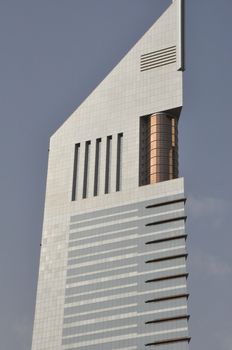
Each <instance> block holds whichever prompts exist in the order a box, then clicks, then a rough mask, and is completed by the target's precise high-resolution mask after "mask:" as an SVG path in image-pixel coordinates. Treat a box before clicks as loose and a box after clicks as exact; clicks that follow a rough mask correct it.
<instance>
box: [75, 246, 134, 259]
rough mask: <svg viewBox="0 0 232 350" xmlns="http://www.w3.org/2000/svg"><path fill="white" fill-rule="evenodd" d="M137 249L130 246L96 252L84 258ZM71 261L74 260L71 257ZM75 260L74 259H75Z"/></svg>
mask: <svg viewBox="0 0 232 350" xmlns="http://www.w3.org/2000/svg"><path fill="white" fill-rule="evenodd" d="M135 248H138V245H131V246H127V247H121V248H115V249H109V250H107V251H104V252H96V253H91V254H85V255H84V257H85V258H87V257H91V256H96V255H97V256H99V255H104V254H108V253H113V252H118V251H120V252H121V251H123V250H129V249H135ZM79 258H80V259H81V258H83V257H82V256H80V257H79ZM71 259H74V258H73V257H71ZM75 259H76V258H75Z"/></svg>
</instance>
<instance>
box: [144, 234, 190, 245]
mask: <svg viewBox="0 0 232 350" xmlns="http://www.w3.org/2000/svg"><path fill="white" fill-rule="evenodd" d="M181 238H185V239H186V238H187V235H186V234H185V235H179V236H172V237H166V238H160V239H156V240H154V241H150V242H146V244H155V243H162V242H168V241H174V240H176V239H181Z"/></svg>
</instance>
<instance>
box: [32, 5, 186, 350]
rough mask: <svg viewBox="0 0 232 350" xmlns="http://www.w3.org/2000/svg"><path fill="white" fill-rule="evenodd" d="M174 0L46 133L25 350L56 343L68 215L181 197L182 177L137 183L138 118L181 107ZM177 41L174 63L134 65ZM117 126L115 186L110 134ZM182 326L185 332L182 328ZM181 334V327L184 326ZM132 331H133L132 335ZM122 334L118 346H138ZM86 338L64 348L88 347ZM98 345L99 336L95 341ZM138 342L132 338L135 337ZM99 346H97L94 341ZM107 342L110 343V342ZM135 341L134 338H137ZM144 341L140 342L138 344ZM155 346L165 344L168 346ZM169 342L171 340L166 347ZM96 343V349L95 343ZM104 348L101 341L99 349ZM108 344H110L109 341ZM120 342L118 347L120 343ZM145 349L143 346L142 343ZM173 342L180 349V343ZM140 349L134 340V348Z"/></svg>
mask: <svg viewBox="0 0 232 350" xmlns="http://www.w3.org/2000/svg"><path fill="white" fill-rule="evenodd" d="M179 6H180V1H179V0H176V1H174V2H173V3H172V4H171V5H170V6H169V8H168V9H167V10H166V11H165V13H164V14H163V15H162V16H161V17H160V18H159V19H158V21H157V22H156V23H155V24H154V25H153V26H152V27H151V28H150V30H149V31H148V32H147V33H146V34H145V35H144V36H143V37H142V38H141V39H140V40H139V42H138V43H137V44H136V45H135V46H134V47H133V48H132V49H131V50H130V51H129V53H128V54H127V55H126V56H125V57H124V58H123V59H122V60H121V62H120V63H119V64H118V65H117V66H116V67H115V68H114V69H113V70H112V72H111V73H110V74H109V75H108V76H107V77H106V78H105V79H104V80H103V81H102V83H101V84H100V85H99V86H98V87H97V88H96V89H95V90H94V91H93V92H92V93H91V94H90V96H88V98H87V99H86V100H85V101H84V102H83V103H82V104H81V106H80V107H79V108H78V109H77V110H76V111H75V112H74V113H73V114H72V115H71V116H70V117H69V118H68V119H67V120H66V121H65V123H64V124H63V125H62V126H61V127H60V128H59V129H58V130H57V131H56V132H55V133H54V135H53V136H52V137H51V140H50V147H49V148H50V151H49V162H48V175H47V187H46V199H45V212H44V224H43V234H42V246H41V258H40V268H39V281H38V290H37V299H36V313H35V323H34V332H33V344H32V350H61V349H63V348H67V347H62V330H63V322H64V302H65V287H66V274H67V261H68V260H67V258H68V244H69V231H70V230H69V225H70V218H71V217H72V216H75V215H77V214H78V215H79V214H84V213H88V212H93V211H95V210H101V209H102V210H103V209H107V208H114V207H118V206H120V205H121V206H123V205H127V204H133V203H139V202H142V201H148V202H149V201H150V200H153V199H154V200H155V201H156V202H157V201H159V200H161V202H162V200H163V199H164V198H165V197H170V196H176V195H177V196H178V195H182V196H184V188H183V179H182V178H179V179H176V180H171V181H167V182H162V183H158V184H153V185H147V186H142V187H139V186H138V183H139V179H138V174H139V120H140V117H142V116H145V115H149V114H152V113H155V112H160V111H166V110H170V109H174V108H181V107H182V98H183V92H182V78H183V77H182V75H183V73H182V71H181V70H178V69H179V68H180V57H179V56H178V55H179V54H178V53H179V52H181V45H182V42H181V38H180V7H179ZM173 46H176V50H177V57H176V62H174V63H171V64H167V65H163V66H160V67H157V68H154V69H149V70H147V71H144V72H141V71H140V58H141V55H144V54H148V53H151V52H155V51H158V50H162V49H165V48H168V47H173ZM119 133H123V149H122V159H121V162H122V164H121V166H122V183H121V185H122V188H121V191H119V192H116V191H115V189H114V187H113V186H115V185H114V184H115V169H116V147H117V145H116V138H117V135H118V134H119ZM109 135H110V136H111V135H112V155H111V162H112V168H111V170H112V169H113V170H112V174H111V175H112V178H111V182H112V183H111V189H110V191H109V192H110V193H108V194H105V193H104V179H105V159H106V157H105V152H106V142H107V141H106V140H107V136H109ZM97 138H101V140H102V142H101V148H102V152H101V162H100V170H99V194H98V196H95V197H94V196H93V178H94V154H95V140H96V139H97ZM86 141H91V154H90V158H89V192H88V195H87V198H85V199H83V198H82V184H83V176H84V175H83V174H84V173H83V167H84V159H85V147H84V145H85V142H86ZM77 143H80V144H81V147H80V154H79V166H78V180H77V182H78V183H77V186H78V191H77V198H76V200H75V201H72V200H71V197H72V184H73V160H74V149H75V144H77ZM184 332H185V331H184ZM185 333H186V332H185ZM132 338H133V337H132ZM130 339H131V338H128V339H127V338H126V335H125V344H126V345H125V346H124V349H125V350H126V349H131V350H132V349H137V346H136V345H135V344H133V345H130ZM91 344H92V343H89V345H84V340H83V345H81V346H79V347H75V346H73V347H69V348H70V349H76V348H78V349H79V348H81V349H82V348H83V349H88V346H90V345H91ZM96 344H101V343H96ZM138 344H139V343H138ZM97 346H101V345H97ZM110 346H111V345H110ZM140 346H141V345H140ZM144 346H145V344H144ZM165 346H166V347H162V348H161V350H166V349H169V346H168V345H165ZM173 348H174V347H173ZM98 349H99V348H98ZM101 349H103V345H102V348H101ZM108 349H115V350H116V348H115V347H114V346H113V345H112V347H108ZM121 349H123V348H121ZM144 349H145V347H144ZM175 349H178V350H182V349H187V345H186V344H185V343H184V344H183V345H180V347H177V346H176V345H175ZM138 350H141V347H140V348H138Z"/></svg>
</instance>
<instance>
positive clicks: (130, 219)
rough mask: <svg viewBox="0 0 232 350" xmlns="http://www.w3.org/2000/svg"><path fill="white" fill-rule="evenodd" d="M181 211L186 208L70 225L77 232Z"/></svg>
mask: <svg viewBox="0 0 232 350" xmlns="http://www.w3.org/2000/svg"><path fill="white" fill-rule="evenodd" d="M180 211H184V208H181V209H173V210H168V211H165V212H161V213H153V214H150V215H143V216H137V215H136V216H134V217H131V218H129V219H122V220H114V221H110V222H106V223H102V224H93V225H90V226H85V227H81V228H78V227H77V228H72V227H70V232H71V231H72V230H75V232H76V233H77V232H83V231H87V230H91V229H93V230H94V229H96V228H101V227H104V228H105V227H107V226H113V225H115V224H123V223H129V222H133V221H135V220H138V221H140V220H145V219H149V218H153V217H156V216H162V215H168V214H174V213H178V212H180Z"/></svg>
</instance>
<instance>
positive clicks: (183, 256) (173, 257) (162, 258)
mask: <svg viewBox="0 0 232 350" xmlns="http://www.w3.org/2000/svg"><path fill="white" fill-rule="evenodd" d="M187 256H188V254H179V255H172V256H165V257H161V258H157V259H152V260H148V261H146V264H151V263H156V262H159V261H166V260H173V259H178V258H187Z"/></svg>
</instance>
